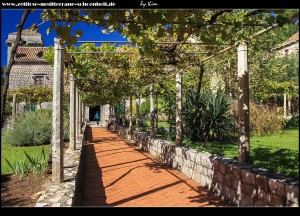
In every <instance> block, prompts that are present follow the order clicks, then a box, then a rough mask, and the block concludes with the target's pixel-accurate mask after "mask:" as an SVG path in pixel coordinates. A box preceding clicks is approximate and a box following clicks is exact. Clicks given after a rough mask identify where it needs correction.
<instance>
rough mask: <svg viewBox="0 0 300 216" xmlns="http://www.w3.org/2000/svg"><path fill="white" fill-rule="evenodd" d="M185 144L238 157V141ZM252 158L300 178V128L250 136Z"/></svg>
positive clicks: (230, 156)
mask: <svg viewBox="0 0 300 216" xmlns="http://www.w3.org/2000/svg"><path fill="white" fill-rule="evenodd" d="M161 138H165V137H161ZM183 144H184V145H187V146H191V147H193V148H197V149H201V150H204V151H207V152H210V153H212V154H218V155H221V156H224V157H227V158H233V159H237V157H238V141H236V142H234V141H233V142H230V143H223V144H216V143H208V144H207V145H206V146H205V147H202V146H200V145H199V144H193V143H191V142H189V141H187V140H184V141H183ZM250 160H251V163H253V164H254V165H257V166H261V167H264V168H267V169H269V170H273V171H277V172H281V173H284V174H285V175H288V176H293V177H295V178H296V179H299V130H298V129H297V130H295V129H290V130H285V131H283V132H282V133H281V134H273V135H269V136H260V137H259V136H252V137H250Z"/></svg>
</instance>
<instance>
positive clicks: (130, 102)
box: [129, 95, 132, 139]
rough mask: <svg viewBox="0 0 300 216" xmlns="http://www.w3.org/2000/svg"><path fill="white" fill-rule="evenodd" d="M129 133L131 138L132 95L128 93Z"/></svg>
mask: <svg viewBox="0 0 300 216" xmlns="http://www.w3.org/2000/svg"><path fill="white" fill-rule="evenodd" d="M129 112H130V113H129V133H130V139H132V96H131V95H130V99H129Z"/></svg>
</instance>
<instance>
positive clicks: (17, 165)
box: [4, 158, 28, 180]
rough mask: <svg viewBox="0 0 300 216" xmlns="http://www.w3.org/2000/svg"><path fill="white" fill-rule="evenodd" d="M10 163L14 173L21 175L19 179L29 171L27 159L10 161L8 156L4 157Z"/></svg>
mask: <svg viewBox="0 0 300 216" xmlns="http://www.w3.org/2000/svg"><path fill="white" fill-rule="evenodd" d="M4 159H5V160H6V162H7V163H8V165H9V167H10V168H11V170H12V171H13V174H15V175H19V180H22V179H23V177H24V176H25V174H26V173H27V172H28V166H27V163H26V161H25V160H24V159H23V160H14V161H13V162H12V163H10V162H9V161H8V160H7V159H6V158H4Z"/></svg>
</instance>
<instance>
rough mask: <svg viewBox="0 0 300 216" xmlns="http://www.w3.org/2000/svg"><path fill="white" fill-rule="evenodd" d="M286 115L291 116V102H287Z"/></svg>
mask: <svg viewBox="0 0 300 216" xmlns="http://www.w3.org/2000/svg"><path fill="white" fill-rule="evenodd" d="M287 113H288V115H291V114H292V106H291V100H288V112H287Z"/></svg>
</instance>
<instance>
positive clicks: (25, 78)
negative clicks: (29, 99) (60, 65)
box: [9, 63, 53, 89]
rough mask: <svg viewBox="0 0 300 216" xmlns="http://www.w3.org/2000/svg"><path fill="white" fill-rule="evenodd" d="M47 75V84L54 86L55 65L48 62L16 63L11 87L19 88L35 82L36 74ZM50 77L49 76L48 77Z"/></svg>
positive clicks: (11, 75)
mask: <svg viewBox="0 0 300 216" xmlns="http://www.w3.org/2000/svg"><path fill="white" fill-rule="evenodd" d="M36 74H40V75H45V76H46V79H45V85H47V86H49V87H50V88H52V86H53V67H52V66H51V65H49V64H47V63H15V64H14V65H13V67H12V70H11V73H10V78H9V89H17V88H21V87H25V86H29V85H30V84H34V79H33V78H32V77H33V76H34V75H36ZM47 77H48V78H47Z"/></svg>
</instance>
